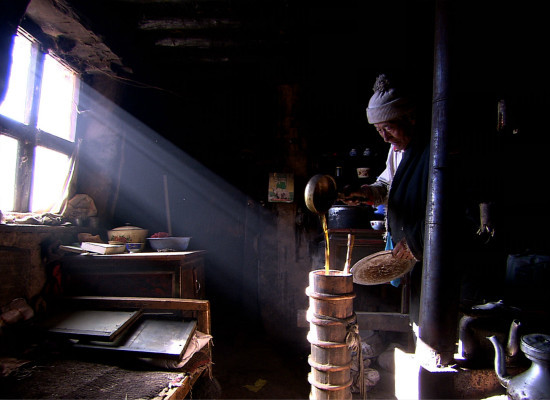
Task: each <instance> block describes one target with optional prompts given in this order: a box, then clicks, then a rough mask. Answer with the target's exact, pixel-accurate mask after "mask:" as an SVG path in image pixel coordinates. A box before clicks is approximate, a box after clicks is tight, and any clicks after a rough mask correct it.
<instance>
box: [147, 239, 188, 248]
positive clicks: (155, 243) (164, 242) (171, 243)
mask: <svg viewBox="0 0 550 400" xmlns="http://www.w3.org/2000/svg"><path fill="white" fill-rule="evenodd" d="M147 240H148V241H149V244H150V245H151V247H152V248H153V249H154V250H156V251H185V250H187V247H188V246H189V241H190V240H191V238H190V237H178V236H170V237H163V238H147Z"/></svg>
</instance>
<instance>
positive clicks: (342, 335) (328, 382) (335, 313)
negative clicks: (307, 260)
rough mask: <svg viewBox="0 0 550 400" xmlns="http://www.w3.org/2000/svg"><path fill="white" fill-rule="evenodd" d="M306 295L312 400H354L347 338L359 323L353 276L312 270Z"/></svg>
mask: <svg viewBox="0 0 550 400" xmlns="http://www.w3.org/2000/svg"><path fill="white" fill-rule="evenodd" d="M306 294H307V295H308V296H309V309H308V311H307V320H308V322H309V325H310V330H309V333H308V336H307V338H308V341H309V342H310V343H311V354H310V356H309V360H308V362H309V365H310V366H311V373H310V374H309V377H308V379H309V383H310V384H311V392H310V399H314V400H317V399H319V400H321V399H351V398H352V395H351V388H350V387H351V384H352V378H351V356H352V354H351V353H352V350H351V348H350V346H349V343H348V341H347V340H346V339H348V338H349V335H348V333H349V327H350V326H353V325H354V324H355V323H356V317H355V314H354V312H353V299H354V297H355V294H354V293H353V275H351V274H346V273H343V272H342V271H335V270H328V271H327V270H315V271H311V272H310V274H309V287H308V288H307V289H306Z"/></svg>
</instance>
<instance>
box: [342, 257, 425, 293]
mask: <svg viewBox="0 0 550 400" xmlns="http://www.w3.org/2000/svg"><path fill="white" fill-rule="evenodd" d="M415 262H416V261H415V260H403V259H399V258H395V257H393V256H392V252H391V250H384V251H379V252H377V253H374V254H371V255H369V256H367V257H365V258H362V259H360V260H359V261H357V262H356V263H355V264H354V265H353V267H351V273H352V274H353V282H354V283H357V284H359V285H380V284H382V283H388V282H391V281H393V280H394V279H397V278H400V277H402V276H403V275H405V274H406V273H407V272H409V271H410V270H411V269H412V267H414V264H415Z"/></svg>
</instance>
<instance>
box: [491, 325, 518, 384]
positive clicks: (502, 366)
mask: <svg viewBox="0 0 550 400" xmlns="http://www.w3.org/2000/svg"><path fill="white" fill-rule="evenodd" d="M487 339H489V340H490V341H491V343H492V344H493V347H494V348H495V373H496V375H497V378H498V381H499V382H500V384H501V385H502V386H504V387H505V388H508V384H509V383H510V379H511V378H512V377H511V376H508V375H507V373H506V358H505V355H504V349H503V348H502V345H501V344H500V343H499V341H498V339H497V337H496V336H495V335H493V336H489V337H488V338H487Z"/></svg>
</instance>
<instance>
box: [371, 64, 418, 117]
mask: <svg viewBox="0 0 550 400" xmlns="http://www.w3.org/2000/svg"><path fill="white" fill-rule="evenodd" d="M373 90H374V94H373V95H372V97H371V98H370V100H369V105H368V106H367V119H368V121H369V124H378V123H380V122H386V121H391V120H394V119H396V118H399V117H402V116H404V115H407V114H409V113H410V112H411V111H413V110H414V108H415V106H414V103H413V101H412V100H411V99H409V98H408V97H406V96H404V95H402V94H401V93H400V92H399V90H398V89H397V88H395V87H393V84H392V83H391V82H390V80H389V79H388V78H387V77H386V75H384V74H381V75H379V76H378V78H376V82H375V83H374V87H373Z"/></svg>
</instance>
